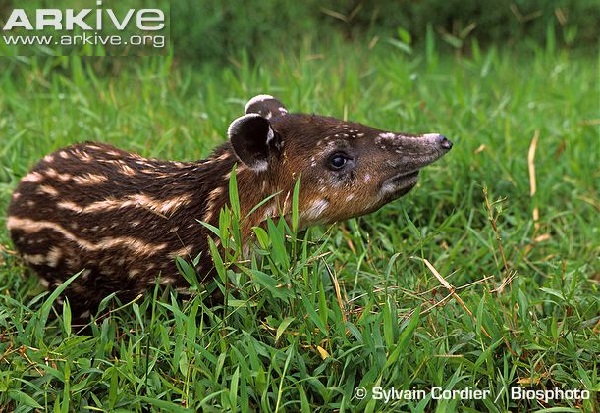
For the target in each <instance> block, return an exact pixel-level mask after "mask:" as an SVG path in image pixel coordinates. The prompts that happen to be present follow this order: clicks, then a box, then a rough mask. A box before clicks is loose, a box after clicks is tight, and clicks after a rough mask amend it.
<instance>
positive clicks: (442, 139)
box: [439, 135, 453, 150]
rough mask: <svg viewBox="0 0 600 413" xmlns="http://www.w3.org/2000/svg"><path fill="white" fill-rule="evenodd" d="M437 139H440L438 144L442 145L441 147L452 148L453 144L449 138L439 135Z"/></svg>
mask: <svg viewBox="0 0 600 413" xmlns="http://www.w3.org/2000/svg"><path fill="white" fill-rule="evenodd" d="M439 139H440V145H442V148H444V149H448V150H450V149H452V145H453V144H452V141H451V140H449V139H448V138H446V137H445V136H444V135H440V137H439Z"/></svg>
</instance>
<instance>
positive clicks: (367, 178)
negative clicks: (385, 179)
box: [363, 174, 371, 182]
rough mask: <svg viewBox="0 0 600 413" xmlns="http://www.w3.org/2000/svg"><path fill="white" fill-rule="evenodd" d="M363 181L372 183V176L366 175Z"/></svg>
mask: <svg viewBox="0 0 600 413" xmlns="http://www.w3.org/2000/svg"><path fill="white" fill-rule="evenodd" d="M363 181H365V182H370V181H371V175H369V174H366V175H365V177H364V178H363Z"/></svg>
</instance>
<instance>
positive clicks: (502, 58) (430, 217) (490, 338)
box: [0, 42, 600, 412]
mask: <svg viewBox="0 0 600 413" xmlns="http://www.w3.org/2000/svg"><path fill="white" fill-rule="evenodd" d="M316 44H317V43H316V42H314V43H311V42H308V43H307V44H305V47H304V52H303V53H302V54H301V55H300V56H296V57H291V56H286V55H285V54H282V53H280V52H278V53H275V54H273V55H272V56H271V57H270V58H269V59H262V60H260V59H259V60H260V62H259V64H258V65H256V66H251V65H249V64H247V63H245V61H246V60H245V59H244V58H243V57H242V58H240V59H239V60H238V61H236V62H234V63H233V64H232V65H231V66H230V67H228V68H220V67H208V66H207V67H200V68H191V67H187V66H185V65H181V64H180V63H178V62H177V61H171V60H169V59H167V58H162V59H161V58H155V59H140V60H137V61H133V60H104V61H99V60H90V61H87V62H86V61H83V62H82V61H81V60H79V59H71V60H62V59H60V58H53V59H45V60H43V59H40V60H17V59H14V60H4V61H2V62H1V64H2V65H3V68H2V70H1V71H0V90H2V93H1V94H0V113H1V114H2V115H1V116H0V136H1V138H0V139H1V140H2V145H1V146H0V227H1V228H2V229H1V230H0V245H1V246H2V250H1V251H0V254H1V255H0V290H1V291H2V294H1V295H0V411H19V412H26V411H44V410H47V411H50V410H53V411H126V410H127V411H128V410H134V411H142V410H145V411H200V410H202V411H223V410H229V411H276V410H277V411H303V412H311V411H416V412H419V411H440V412H442V411H473V412H474V411H491V412H505V411H535V410H539V411H544V410H543V409H544V408H556V409H549V410H546V411H598V401H599V396H598V390H600V381H599V378H598V354H600V339H599V337H598V335H599V333H600V324H599V318H598V317H599V316H600V294H599V287H600V284H599V279H600V266H599V261H598V255H599V253H600V241H599V238H600V234H598V228H599V227H600V225H599V224H600V222H599V219H598V212H599V209H600V205H599V201H598V190H599V182H600V173H599V169H598V165H599V164H600V163H599V159H598V158H599V156H598V155H599V151H598V143H599V124H600V120H599V116H598V90H597V75H598V68H597V61H596V60H595V59H596V58H595V57H593V56H591V57H590V56H586V55H585V54H579V53H573V52H571V53H568V52H563V51H557V50H541V49H531V50H528V51H518V50H512V51H507V50H499V49H495V48H492V49H490V50H488V51H480V50H479V49H478V48H476V47H475V48H474V49H473V55H472V56H471V57H468V58H466V57H465V58H460V57H452V56H441V55H438V54H437V53H436V51H435V45H433V44H429V45H428V46H427V49H426V52H425V53H423V54H420V53H419V52H418V51H413V54H410V55H409V54H407V53H405V52H403V51H402V50H401V49H398V48H394V47H393V46H392V45H389V44H383V43H381V44H378V45H377V46H376V47H375V49H373V50H354V49H353V47H351V46H339V47H336V48H333V49H332V50H331V51H328V52H327V53H325V52H324V51H323V50H320V49H319V48H318V47H317V46H316ZM257 93H271V94H274V95H276V96H278V97H280V98H281V100H282V101H284V102H286V104H287V106H288V108H290V109H291V110H292V111H298V112H315V113H319V114H324V115H332V116H337V117H340V118H348V119H351V120H355V121H359V122H362V123H366V124H369V125H372V126H377V127H381V128H386V129H392V130H404V131H415V132H427V131H439V132H442V133H444V134H445V135H447V136H448V137H449V138H451V139H452V140H453V141H454V142H455V147H454V149H453V150H452V152H451V153H450V154H449V155H448V156H447V157H445V158H444V159H443V160H441V161H440V162H438V163H436V164H435V165H433V166H431V167H428V168H427V169H426V170H425V171H424V173H423V174H422V177H421V181H420V184H419V185H418V186H417V187H416V188H415V189H414V190H413V191H412V192H411V193H410V194H409V195H408V196H406V197H405V198H403V199H402V200H400V201H396V202H394V203H392V204H390V205H388V206H386V207H384V208H383V209H381V210H380V211H378V212H376V213H374V214H371V215H370V216H367V217H364V218H360V219H355V220H351V221H349V222H345V223H341V224H338V225H335V226H332V227H327V228H312V229H310V230H309V231H307V232H306V233H304V234H300V235H298V234H296V233H295V232H294V231H293V230H291V229H289V228H286V227H285V225H284V224H283V223H280V224H276V223H270V224H269V225H267V227H266V229H265V230H264V231H263V232H261V231H260V230H257V240H258V242H257V245H256V247H255V250H256V251H255V254H254V258H253V259H252V260H251V261H248V262H243V263H239V264H238V265H237V267H232V266H231V265H230V264H231V261H232V260H234V259H235V258H236V257H237V256H238V255H239V250H240V247H239V245H238V244H237V242H236V237H235V236H234V234H235V233H236V226H237V219H238V218H237V217H236V216H235V214H236V213H235V208H233V212H232V213H229V214H227V213H225V214H224V215H223V225H222V227H221V228H220V230H221V231H222V232H223V233H224V234H225V236H224V239H226V240H230V239H233V241H232V242H231V244H230V249H229V250H228V251H227V252H226V254H225V256H224V257H223V260H222V261H223V264H222V265H221V264H219V265H218V271H219V277H218V280H217V281H216V284H217V285H218V286H220V287H221V288H224V287H223V285H225V281H227V285H228V287H227V289H226V290H225V292H226V298H227V300H226V305H225V306H221V307H217V308H208V307H206V305H205V304H203V302H202V297H203V293H202V288H201V287H199V288H198V296H197V297H195V298H193V299H192V300H190V301H181V300H177V299H175V298H174V293H173V292H172V291H169V290H166V291H165V290H160V289H156V290H154V291H150V292H149V294H148V296H147V297H145V298H142V299H139V300H137V301H136V302H133V303H128V304H127V305H125V308H123V309H121V310H119V311H115V312H112V313H111V314H110V316H109V317H105V318H103V319H101V320H100V321H99V322H98V323H97V324H93V325H92V326H91V328H90V330H89V331H88V332H87V333H86V334H75V333H76V331H77V330H76V329H75V328H74V327H72V326H71V320H70V314H69V313H68V311H66V312H65V313H64V314H59V315H58V318H56V319H52V318H51V319H50V320H48V314H49V313H50V312H51V311H52V308H51V302H52V300H53V296H51V295H50V294H49V293H47V292H44V291H42V290H41V289H40V287H38V286H37V281H36V279H35V277H31V276H29V275H28V273H27V271H26V270H25V268H24V267H23V265H22V263H21V262H20V261H19V259H18V258H17V257H16V256H15V255H14V253H13V251H12V246H11V243H10V241H9V239H8V234H7V233H6V230H5V229H4V224H5V218H4V217H5V210H6V206H7V203H8V200H9V197H10V193H11V191H12V189H13V188H14V187H15V186H16V184H17V182H18V180H19V179H20V178H21V177H22V176H23V175H24V174H25V173H26V171H27V170H28V168H29V167H30V166H32V164H33V163H34V162H35V161H36V160H37V159H38V158H40V157H41V156H43V155H44V154H46V153H48V152H49V151H51V150H53V149H55V148H58V147H60V146H63V145H66V144H69V143H72V142H75V141H81V140H102V141H107V142H111V143H113V144H116V145H118V146H121V147H123V148H126V149H129V150H132V151H136V152H139V153H141V154H143V155H146V156H153V157H163V158H172V159H197V158H201V157H203V156H205V155H207V154H208V153H209V151H210V149H211V148H212V147H213V146H215V145H216V144H217V143H219V142H222V141H223V139H224V136H225V131H226V130H227V126H228V124H229V122H231V120H233V119H235V118H236V117H237V116H239V115H240V114H241V113H242V111H243V103H244V102H245V100H246V99H248V98H249V97H251V96H252V95H254V94H257ZM535 135H537V136H539V141H538V143H537V149H536V152H535V160H534V164H535V177H536V183H537V192H536V193H535V194H534V195H533V196H532V195H530V178H529V175H528V162H527V155H528V150H529V147H530V143H531V140H532V138H533V137H534V136H535ZM534 208H537V209H538V210H539V220H538V221H537V222H534V220H533V211H534ZM232 234H233V235H232ZM425 260H426V261H427V262H429V263H430V264H431V267H432V268H429V267H428V266H427V265H426V262H425ZM218 261H219V260H217V262H218ZM180 265H181V267H182V271H183V272H184V273H185V276H186V277H188V279H191V280H192V281H193V278H194V275H193V274H192V273H190V272H189V270H187V269H186V265H185V263H180ZM234 268H236V269H235V271H234ZM436 271H437V272H439V274H440V275H441V276H442V277H443V278H444V279H445V280H446V281H447V282H449V283H451V284H452V285H453V286H454V287H456V290H454V294H451V293H450V291H448V289H447V288H446V287H444V286H443V285H442V284H441V283H440V281H439V280H438V279H437V278H436V277H435V276H434V272H436ZM519 386H521V387H526V388H532V389H537V390H543V389H554V388H555V387H559V388H562V389H587V390H589V391H591V397H590V399H588V400H555V401H552V400H551V401H549V402H548V403H547V404H545V403H543V402H539V401H535V400H528V401H519V400H513V399H512V398H511V397H510V388H511V387H519ZM363 387H364V388H365V389H367V391H368V394H367V397H366V398H364V399H362V400H361V399H359V398H357V397H355V396H356V392H357V390H356V389H357V388H363ZM374 387H381V388H383V389H387V390H390V389H392V388H395V389H397V390H411V389H412V390H425V391H426V394H427V397H426V398H425V399H423V400H418V399H417V400H392V401H389V402H388V403H384V401H382V400H375V399H373V398H372V397H371V395H372V394H373V392H372V389H373V388H374ZM434 387H440V388H442V389H448V390H452V389H463V388H465V387H470V388H474V389H475V388H477V389H481V390H489V392H490V393H489V396H488V398H486V399H485V400H461V399H459V398H455V399H452V400H432V399H431V393H430V392H429V390H430V389H432V388H434Z"/></svg>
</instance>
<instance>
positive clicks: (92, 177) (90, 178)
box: [73, 174, 108, 185]
mask: <svg viewBox="0 0 600 413" xmlns="http://www.w3.org/2000/svg"><path fill="white" fill-rule="evenodd" d="M73 181H74V182H75V183H78V184H81V185H92V184H99V183H102V182H106V181H108V178H107V177H106V176H104V175H96V174H85V175H81V176H76V177H75V178H73Z"/></svg>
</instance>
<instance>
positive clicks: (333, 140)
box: [7, 95, 452, 313]
mask: <svg viewBox="0 0 600 413" xmlns="http://www.w3.org/2000/svg"><path fill="white" fill-rule="evenodd" d="M246 112H247V114H246V115H245V116H243V117H241V118H239V119H237V120H235V121H234V122H233V123H232V125H231V126H230V128H229V137H230V141H229V142H227V143H225V144H223V145H222V146H220V147H219V148H217V149H216V150H215V151H214V153H213V154H212V155H211V156H210V157H209V158H208V159H205V160H201V161H197V162H171V161H163V160H155V159H146V158H142V157H140V156H138V155H135V154H132V153H130V152H126V151H122V150H120V149H117V148H114V147H112V146H110V145H106V144H100V143H82V144H76V145H72V146H69V147H67V148H64V149H60V150H58V151H56V152H54V153H53V154H51V155H48V156H46V157H44V158H43V159H42V160H41V161H40V162H39V163H38V164H37V165H36V166H35V167H34V168H33V169H32V170H31V171H30V172H29V174H28V175H27V176H26V177H24V178H23V180H22V181H21V183H20V184H19V186H18V187H17V188H16V190H15V192H14V194H13V197H12V200H11V203H10V206H9V210H8V215H9V216H8V221H7V226H8V229H9V231H10V234H11V237H12V239H13V241H14V244H15V246H16V247H17V249H18V251H19V252H20V253H21V255H22V257H23V259H24V260H25V261H26V262H27V263H28V265H29V266H30V267H32V268H33V269H34V270H35V271H36V272H37V273H38V275H39V276H40V277H41V278H42V279H43V280H44V281H45V282H46V283H47V284H49V285H50V286H56V285H59V284H61V283H62V282H64V281H65V280H66V279H67V278H68V277H69V276H71V275H72V274H74V273H76V272H78V271H81V270H83V271H84V272H83V274H82V275H81V276H80V277H79V278H78V279H77V280H76V281H75V282H74V283H73V284H72V285H71V286H70V288H69V289H67V292H66V294H67V295H68V296H69V299H70V303H71V306H72V307H73V308H74V311H76V312H80V313H81V312H84V311H85V310H88V309H90V310H93V309H94V307H95V306H97V304H98V303H99V301H100V300H101V299H102V298H103V297H104V296H106V295H108V294H110V293H112V292H118V293H119V295H120V296H121V298H123V299H130V298H133V297H134V296H135V295H136V294H138V293H140V292H143V291H145V290H146V289H148V288H149V286H151V285H153V284H154V283H155V282H156V279H157V276H158V275H159V274H160V280H161V282H163V283H168V284H173V285H174V286H176V287H186V286H187V283H186V282H185V280H184V279H183V278H182V277H181V276H180V275H179V274H178V272H177V269H176V267H175V264H174V259H175V257H177V256H181V257H183V258H186V259H192V258H194V257H196V256H197V255H198V254H200V253H202V254H203V255H202V257H203V258H202V259H201V261H200V263H199V265H198V268H197V271H198V273H199V275H200V277H206V276H210V274H211V270H212V261H211V260H210V258H209V257H208V254H207V237H208V235H209V234H208V233H207V231H206V229H205V228H204V227H203V226H202V225H200V224H199V223H198V222H197V220H201V221H204V222H207V223H209V224H212V225H215V226H217V225H218V217H219V211H220V210H221V208H222V207H223V206H224V205H226V204H227V203H228V201H229V194H228V185H229V177H230V173H231V171H232V168H233V167H234V165H235V164H237V165H238V167H237V173H236V176H237V180H238V191H239V195H240V205H241V208H242V216H245V215H246V214H247V213H248V212H249V211H250V210H251V209H252V208H253V207H254V206H255V205H257V204H258V203H259V202H261V201H262V200H263V199H265V198H267V197H268V196H270V195H272V194H278V195H277V196H275V197H274V198H272V200H271V201H269V202H267V203H266V204H264V205H263V206H262V207H261V208H259V209H258V210H256V211H255V212H254V213H253V215H252V216H251V217H250V219H249V220H247V221H246V224H245V227H244V231H245V232H249V231H250V229H251V227H253V226H256V225H260V223H261V222H262V221H264V220H265V219H266V217H268V216H271V217H274V216H278V215H280V214H283V215H286V214H289V213H290V209H291V194H292V192H293V188H294V185H295V183H296V181H297V179H299V178H300V179H301V187H300V188H301V191H300V200H299V201H300V202H299V205H300V219H301V225H302V226H303V227H307V226H310V225H314V224H324V223H331V222H336V221H340V220H345V219H348V218H351V217H357V216H360V215H364V214H367V213H369V212H372V211H374V210H376V209H378V208H380V207H381V206H383V205H385V204H386V203H388V202H390V201H392V200H394V199H396V198H398V197H400V196H402V195H404V194H406V193H407V192H408V191H409V190H410V189H411V188H412V187H413V186H414V185H415V183H416V180H417V174H418V170H419V169H420V168H422V167H423V166H426V165H428V164H430V163H431V162H434V161H435V160H437V159H438V158H440V157H441V156H442V155H444V154H445V153H446V152H447V151H448V150H449V149H450V148H451V146H452V144H451V143H450V141H448V140H447V139H445V138H444V137H443V136H441V135H437V134H427V135H410V134H397V133H391V132H386V131H382V130H378V129H374V128H369V127H366V126H363V125H360V124H356V123H350V122H342V121H339V120H337V119H333V118H328V117H321V116H315V115H292V114H288V113H287V110H286V109H285V108H284V107H283V106H282V105H281V103H280V102H279V101H277V100H276V99H274V98H272V97H270V96H267V95H259V96H257V97H255V98H253V99H251V100H250V101H249V102H248V104H247V105H246ZM340 165H341V167H339V168H338V166H340Z"/></svg>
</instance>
